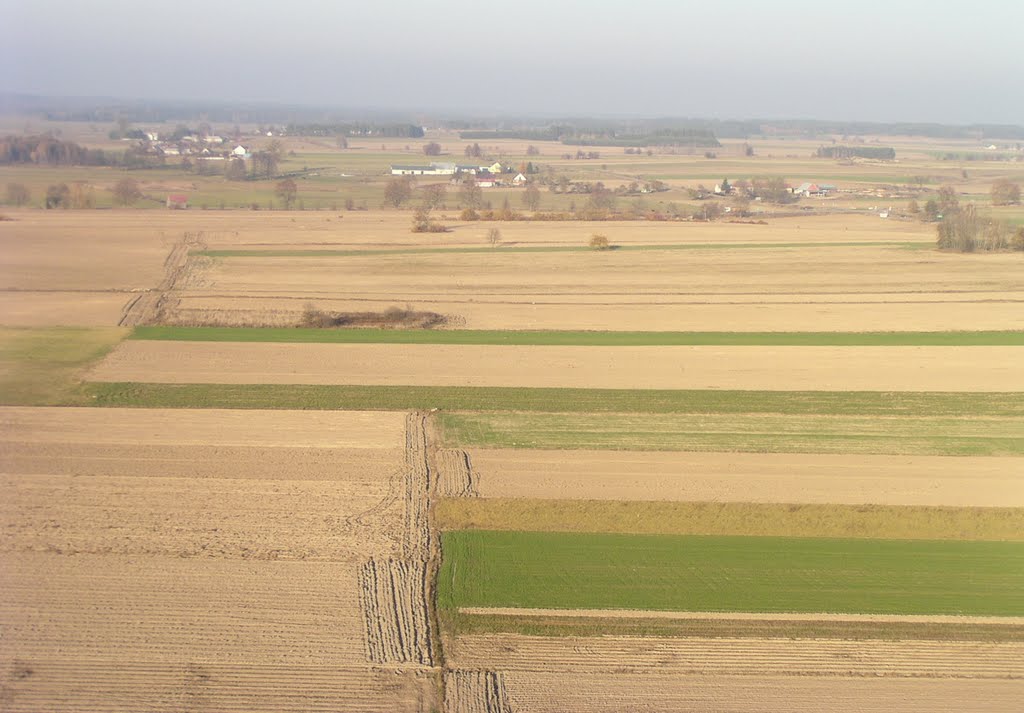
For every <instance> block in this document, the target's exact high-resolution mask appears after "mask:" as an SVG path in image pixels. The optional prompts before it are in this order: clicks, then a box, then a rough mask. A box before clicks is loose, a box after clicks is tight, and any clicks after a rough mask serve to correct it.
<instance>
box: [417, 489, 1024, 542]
mask: <svg viewBox="0 0 1024 713" xmlns="http://www.w3.org/2000/svg"><path fill="white" fill-rule="evenodd" d="M434 517H435V522H436V523H437V526H438V527H439V528H440V529H442V530H492V531H493V530H503V531H509V532H516V531H519V530H521V529H522V528H523V523H529V528H530V530H531V531H536V532H608V533H632V534H652V535H655V534H659V535H727V536H752V537H758V536H772V537H832V538H839V537H842V538H871V539H893V540H932V539H934V540H986V541H1019V542H1024V508H1008V507H1004V508H965V507H912V506H885V505H831V504H830V505H801V504H781V503H706V502H705V503H700V502H657V501H647V502H643V501H641V502H635V501H607V500H540V499H531V498H488V499H484V498H447V499H442V500H440V501H438V503H437V504H436V505H435V510H434Z"/></svg>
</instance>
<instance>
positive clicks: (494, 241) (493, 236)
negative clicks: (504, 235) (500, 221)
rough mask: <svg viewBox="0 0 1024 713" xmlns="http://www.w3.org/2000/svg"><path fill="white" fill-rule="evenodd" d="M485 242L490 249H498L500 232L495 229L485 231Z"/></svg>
mask: <svg viewBox="0 0 1024 713" xmlns="http://www.w3.org/2000/svg"><path fill="white" fill-rule="evenodd" d="M487 242H488V243H489V244H490V246H491V247H492V248H496V247H498V245H500V244H501V231H500V230H498V229H497V228H491V229H490V230H488V231H487Z"/></svg>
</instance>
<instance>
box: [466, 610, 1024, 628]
mask: <svg viewBox="0 0 1024 713" xmlns="http://www.w3.org/2000/svg"><path fill="white" fill-rule="evenodd" d="M459 613H461V614H477V615H482V616H487V615H498V616H552V617H579V618H582V619H679V620H709V619H711V620H718V621H851V622H881V623H884V622H899V623H908V624H1002V625H1005V626H1024V616H949V615H931V614H833V613H829V612H820V613H818V612H813V613H759V612H700V611H643V610H638V609H541V608H530V607H459Z"/></svg>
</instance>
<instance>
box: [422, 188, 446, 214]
mask: <svg viewBox="0 0 1024 713" xmlns="http://www.w3.org/2000/svg"><path fill="white" fill-rule="evenodd" d="M421 193H422V194H423V205H425V206H427V207H428V208H430V209H431V210H435V209H437V208H440V207H441V206H442V205H444V199H445V196H446V195H447V193H448V187H447V186H446V185H445V184H443V183H431V184H430V185H428V186H423V188H422V189H421Z"/></svg>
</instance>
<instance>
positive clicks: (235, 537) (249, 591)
mask: <svg viewBox="0 0 1024 713" xmlns="http://www.w3.org/2000/svg"><path fill="white" fill-rule="evenodd" d="M404 430H405V416H404V414H399V413H359V412H280V411H275V412H253V411H247V412H232V411H203V412H190V411H183V410H178V411H172V412H166V411H158V410H147V409H133V410H120V409H76V408H64V409H45V408H3V409H0V474H2V475H0V481H2V487H3V488H4V492H5V493H6V497H5V498H4V500H3V504H2V505H0V522H2V523H3V527H4V531H5V532H6V535H7V536H6V537H5V538H4V539H3V543H2V545H0V571H2V572H3V581H4V584H3V587H2V588H0V589H2V592H3V593H2V594H0V618H2V619H3V621H4V631H5V633H4V647H3V651H2V653H0V672H2V675H3V676H4V679H3V683H2V685H3V689H2V690H3V699H2V703H3V704H2V706H0V707H3V709H4V710H10V711H35V710H59V709H74V710H81V711H119V710H124V709H125V708H126V707H127V708H130V709H132V710H154V711H156V710H160V711H163V710H166V711H180V710H183V709H192V710H203V711H247V712H248V711H268V712H269V711H291V710H294V711H310V710H324V711H328V710H355V711H382V712H383V711H396V710H398V711H417V712H418V711H424V712H425V711H429V710H431V709H432V708H435V707H436V706H437V700H438V699H437V696H438V693H437V691H438V687H437V674H436V672H435V671H433V669H431V668H430V661H429V659H419V660H417V659H409V658H407V659H395V658H393V657H388V656H383V657H381V656H375V655H373V650H372V646H371V641H370V639H369V638H368V636H367V632H368V629H370V628H371V627H372V626H375V625H376V619H375V617H376V616H377V615H378V612H376V611H371V610H369V609H367V607H366V606H365V602H364V600H363V597H362V590H363V582H362V575H361V572H362V571H363V570H364V568H365V566H366V563H367V561H368V560H369V561H374V560H377V561H391V560H393V559H394V558H401V557H403V553H404V551H405V550H406V549H407V546H406V542H405V539H406V534H407V533H406V526H405V521H406V519H407V515H406V509H407V503H406V501H407V499H408V498H407V496H406V494H405V492H404V490H405V487H406V481H407V478H406V475H405V470H406V461H407V455H406V447H405V444H406V440H407V439H406V435H405V432H404ZM380 591H381V593H382V596H383V597H384V598H386V600H387V601H400V600H401V596H402V594H401V592H397V591H393V590H392V588H391V587H390V586H381V587H380ZM425 607H426V602H425V600H424V597H423V596H422V595H421V596H420V598H419V600H418V601H417V600H416V599H415V598H413V599H410V600H409V606H408V607H406V608H405V609H404V611H405V612H407V613H408V614H409V615H411V616H412V617H413V618H418V619H419V620H420V621H425V618H426V616H427V614H426V608H425ZM379 616H380V617H381V619H382V620H386V619H387V617H388V614H387V612H384V613H380V614H379ZM390 626H391V628H390V629H389V630H390V631H391V632H393V635H395V636H398V637H400V638H403V639H404V637H405V636H406V634H407V629H406V627H407V626H412V622H411V621H409V620H407V619H400V620H394V623H393V625H390ZM396 664H401V668H397V667H396Z"/></svg>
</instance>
